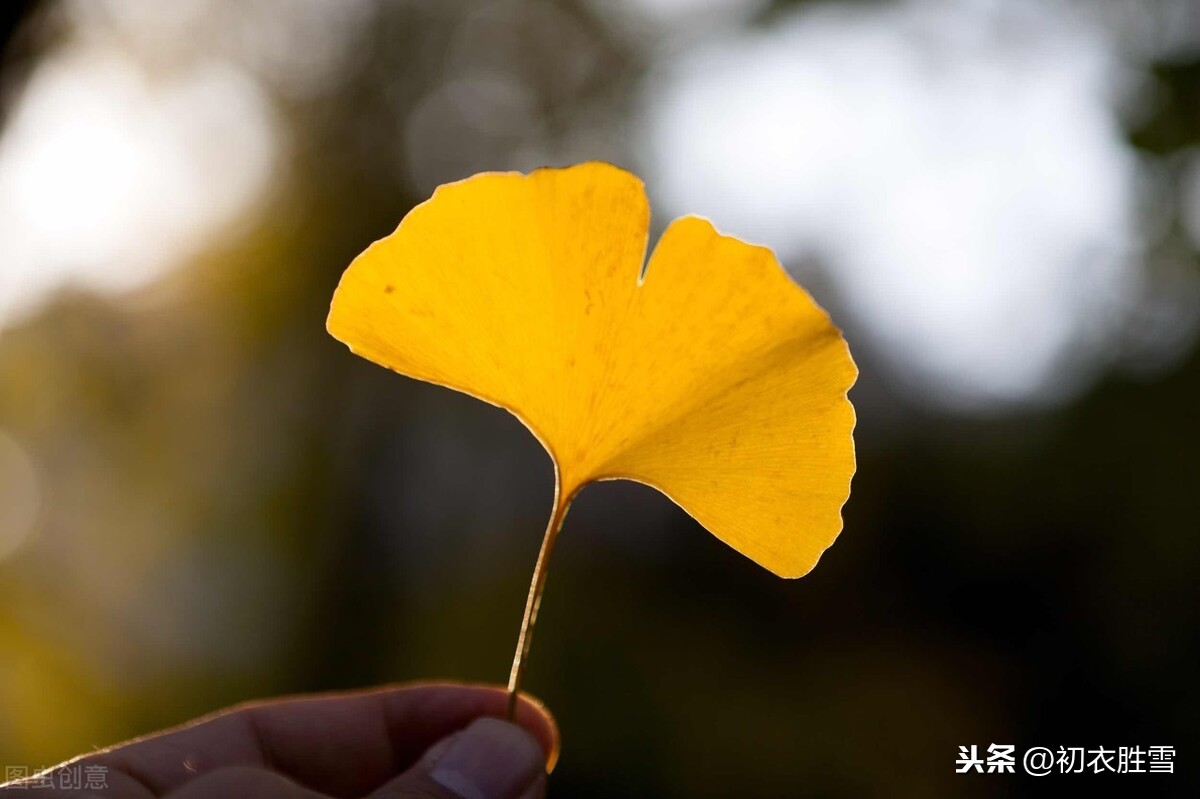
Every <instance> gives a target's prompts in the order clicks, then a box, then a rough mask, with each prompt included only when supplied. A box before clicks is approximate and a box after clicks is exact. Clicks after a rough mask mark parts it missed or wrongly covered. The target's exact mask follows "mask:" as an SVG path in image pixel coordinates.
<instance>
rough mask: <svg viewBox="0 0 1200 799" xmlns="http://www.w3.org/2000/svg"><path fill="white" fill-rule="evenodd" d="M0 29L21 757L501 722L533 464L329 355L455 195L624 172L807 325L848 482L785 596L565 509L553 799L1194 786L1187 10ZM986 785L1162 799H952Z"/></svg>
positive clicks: (6, 661) (51, 17)
mask: <svg viewBox="0 0 1200 799" xmlns="http://www.w3.org/2000/svg"><path fill="white" fill-rule="evenodd" d="M0 15H2V17H0V36H2V41H3V56H2V58H3V61H2V65H0V96H2V102H0V762H3V763H5V764H27V765H28V766H30V767H31V768H36V767H40V766H43V765H48V764H51V763H53V762H55V761H58V760H60V759H63V758H65V757H68V756H70V755H73V754H76V753H78V752H81V751H85V750H88V749H90V748H91V747H94V746H101V745H107V744H111V743H114V742H116V741H119V740H121V739H124V738H128V737H130V736H134V735H138V734H141V733H145V732H147V731H150V730H154V729H156V728H160V727H162V726H165V725H170V724H175V723H178V722H181V721H183V720H185V719H188V718H190V717H192V716H195V715H197V714H201V713H205V712H207V711H210V710H213V709H215V708H218V707H221V706H224V705H228V704H231V703H235V702H239V701H242V700H245V699H250V698H254V697H264V696H270V695H275V694H280V693H287V692H297V691H312V690H326V689H336V688H347V687H356V686H364V685H370V684H375V683H380V682H385V681H394V680H407V679H416V678H428V677H446V678H456V679H463V680H484V681H492V682H499V681H503V679H504V678H505V677H506V676H507V670H508V665H509V661H510V658H511V656H512V650H513V646H514V644H515V639H516V634H517V629H518V625H519V621H520V614H521V609H522V603H523V601H524V595H525V590H526V587H527V584H528V579H529V575H530V572H531V570H532V566H533V561H534V557H535V554H536V551H537V548H538V544H539V541H540V537H541V533H542V529H543V525H544V523H545V516H546V515H547V512H548V509H549V507H550V500H551V491H552V473H551V468H550V464H549V461H548V459H547V458H546V456H545V455H544V454H543V453H542V451H541V450H540V448H539V446H538V445H537V443H536V442H535V441H534V439H533V438H532V437H531V436H529V435H528V434H527V432H526V431H525V430H524V429H523V428H522V427H521V425H520V424H519V423H517V422H516V421H515V420H514V419H513V418H511V417H509V416H508V415H506V414H505V413H503V412H501V411H499V410H497V409H495V408H492V407H489V406H486V405H484V404H482V403H479V402H476V401H474V400H471V399H469V398H466V397H463V396H459V395H456V394H453V393H451V392H448V391H445V390H442V389H439V388H435V387H431V386H428V385H424V384H419V383H416V382H414V381H411V380H407V379H404V378H400V377H397V376H395V375H393V374H390V373H388V372H386V371H385V370H383V369H380V368H378V367H375V366H373V365H371V364H369V363H367V362H366V361H363V360H359V359H357V358H355V357H353V356H351V355H350V354H348V353H347V352H346V350H345V348H344V347H342V346H341V345H340V344H338V343H337V342H335V341H334V340H333V339H332V338H330V337H329V336H328V335H326V333H325V331H324V320H325V313H326V309H327V307H328V302H329V298H330V296H331V293H332V290H333V287H334V285H335V284H336V281H337V279H338V277H339V275H340V274H341V271H342V270H343V269H344V268H345V266H346V265H347V264H348V263H349V262H350V260H351V258H352V257H353V256H354V255H356V254H357V253H358V252H359V251H360V250H362V249H363V248H364V247H365V246H366V245H367V244H368V243H369V242H370V241H372V240H374V239H376V238H379V237H381V236H383V235H385V234H386V233H388V232H390V231H391V230H392V229H393V228H394V226H395V225H396V223H397V222H398V221H399V219H400V218H401V217H402V216H403V214H404V213H405V212H406V211H407V210H408V209H409V208H410V207H411V206H412V205H413V204H414V203H415V202H419V201H420V200H422V199H424V198H425V197H426V196H428V195H429V193H430V192H431V191H432V190H433V188H434V187H435V186H436V185H438V184H439V183H442V182H445V181H450V180H455V179H458V178H462V177H464V176H466V175H469V174H471V173H474V172H476V171H480V170H492V169H520V170H528V169H530V168H533V167H536V166H539V165H543V164H553V165H562V164H568V163H572V162H575V161H580V160H586V159H604V160H609V161H612V162H615V163H617V164H620V165H622V166H625V167H627V168H630V169H632V170H634V171H636V172H638V173H639V174H640V175H642V176H643V177H644V178H645V179H646V181H647V183H648V188H649V191H650V195H651V201H652V205H653V208H654V213H655V231H656V232H657V231H658V230H661V228H662V226H663V225H664V224H665V222H667V221H668V220H669V219H671V218H673V217H674V216H677V215H680V214H683V213H690V212H695V213H701V214H704V215H707V216H709V217H711V218H712V219H713V220H714V221H715V222H716V224H717V225H718V226H719V227H720V228H721V229H722V230H724V231H727V232H730V233H734V234H737V235H740V236H742V237H744V238H747V239H750V240H753V241H756V242H761V243H765V244H768V245H770V246H772V247H774V248H775V249H776V251H777V252H778V254H779V255H780V257H781V259H782V260H783V261H784V263H785V264H786V265H787V266H788V268H789V270H790V271H791V272H792V274H793V275H794V276H795V277H796V278H797V279H798V280H799V281H801V282H802V283H803V284H804V285H805V286H807V287H808V288H810V289H811V291H812V293H813V294H814V295H815V296H816V297H817V298H818V300H819V301H820V302H822V304H824V305H825V306H826V307H827V308H829V309H830V310H831V311H832V313H833V315H834V318H835V320H836V321H838V323H839V324H841V325H842V326H843V327H844V329H845V331H846V335H847V338H848V339H849V341H850V343H851V346H852V348H853V351H854V353H855V356H856V359H857V360H858V363H859V365H860V367H861V369H862V377H861V379H860V382H859V384H858V386H857V387H856V388H855V389H854V391H853V392H852V395H851V396H852V399H853V401H854V403H855V405H856V407H857V409H858V412H859V420H860V421H859V427H858V433H857V441H858V451H859V459H860V460H859V472H858V476H857V477H856V478H855V481H854V490H853V495H852V496H851V499H850V502H849V504H848V505H847V507H846V510H845V519H846V527H845V532H844V534H843V536H842V537H841V539H840V540H839V541H838V543H837V544H836V545H835V546H834V547H833V548H832V549H831V550H830V551H829V552H828V553H827V554H826V555H825V557H824V558H823V559H822V561H821V564H820V566H819V568H817V569H816V570H815V571H814V572H813V573H812V574H810V575H809V576H808V577H806V578H804V579H803V580H800V581H781V580H778V579H776V578H774V577H772V576H771V575H770V574H769V573H767V572H766V571H764V570H762V569H760V568H759V567H757V566H755V565H754V564H753V563H751V562H750V561H749V560H747V559H745V558H743V557H741V556H739V555H737V554H736V553H734V552H732V551H731V550H729V549H728V548H726V547H725V546H724V545H722V544H721V543H719V542H718V541H717V540H716V539H714V538H713V537H711V536H709V535H708V534H707V533H705V532H704V531H703V530H702V529H700V528H699V527H698V526H697V525H696V524H695V523H694V522H692V521H691V520H690V519H688V518H687V517H686V516H685V515H684V514H683V513H682V512H681V511H679V510H678V509H676V508H675V507H674V506H673V505H672V504H671V503H670V502H669V501H667V500H666V499H664V498H663V497H661V496H659V495H657V494H656V493H654V492H653V491H651V490H650V489H646V488H643V487H639V486H633V485H623V484H614V483H606V484H601V485H597V486H594V487H591V488H589V489H588V490H587V491H586V492H584V494H583V495H582V497H581V498H580V500H579V501H578V502H577V503H576V505H575V507H574V508H573V510H572V513H571V517H570V519H569V521H568V524H567V529H566V532H565V534H564V537H563V538H562V540H561V542H560V546H559V548H558V550H557V551H556V553H555V562H554V565H553V568H552V570H551V575H550V579H549V585H548V589H547V594H546V601H545V604H544V606H543V613H542V617H541V621H540V623H539V629H538V634H537V640H536V645H535V646H534V648H533V656H532V661H531V667H530V672H529V674H528V684H527V687H528V688H529V690H530V691H532V692H533V693H535V694H537V695H539V696H541V697H542V698H544V699H545V701H546V702H547V703H548V704H549V705H550V707H551V708H552V709H553V710H554V711H555V712H556V714H557V715H558V719H559V722H560V724H561V726H562V728H563V735H564V752H563V758H562V761H561V765H560V767H559V770H558V772H557V773H556V774H555V776H554V779H553V784H552V795H555V796H562V797H568V796H570V797H657V796H672V797H675V796H678V797H730V796H738V797H759V796H788V797H790V796H797V797H798V796H815V797H859V796H889V797H910V796H911V797H942V796H953V797H959V796H964V797H965V796H972V797H974V796H979V797H990V796H1012V795H1021V796H1037V795H1054V796H1061V795H1063V792H1064V791H1070V790H1072V789H1076V790H1081V791H1082V790H1087V791H1089V792H1091V793H1092V794H1102V793H1104V792H1105V791H1109V790H1114V791H1118V792H1119V793H1120V794H1121V795H1129V794H1130V793H1133V794H1136V795H1144V796H1185V795H1186V796H1195V795H1197V793H1196V791H1197V777H1196V774H1197V760H1196V756H1197V752H1196V744H1197V743H1200V737H1198V736H1197V734H1196V721H1195V720H1196V719H1197V718H1198V717H1200V697H1198V693H1197V684H1196V676H1197V665H1198V664H1200V613H1198V608H1200V601H1198V596H1197V593H1198V592H1197V578H1198V577H1200V535H1198V533H1200V524H1198V522H1197V520H1198V519H1200V457H1198V456H1197V445H1200V349H1198V348H1197V335H1198V333H1200V4H1197V3H1195V2H1194V1H1193V0H1078V1H1077V2H1071V1H1069V0H1062V1H1059V0H1042V1H1039V2H1027V1H1026V0H938V1H937V2H934V1H933V0H928V1H926V0H901V1H900V2H868V1H866V0H860V1H859V2H835V1H834V0H820V1H819V2H781V1H778V0H777V1H776V2H769V1H768V0H761V1H759V2H754V1H753V0H557V1H556V0H493V1H491V2H467V0H427V1H426V2H417V1H416V0H409V1H408V2H405V1H403V0H398V1H397V2H372V1H371V0H356V1H355V2H329V1H326V0H244V1H243V2H234V0H176V1H175V2H170V3H157V2H150V0H141V1H140V2H139V1H137V0H78V1H77V2H9V3H7V4H5V5H4V7H3V11H2V12H0ZM990 743H1011V744H1014V745H1017V746H1018V751H1021V750H1023V749H1024V748H1026V747H1030V746H1048V747H1051V748H1057V747H1058V746H1087V747H1096V746H1100V745H1104V746H1107V747H1110V748H1111V747H1116V746H1123V745H1140V746H1143V747H1145V746H1150V745H1160V744H1162V745H1171V746H1175V747H1176V748H1177V749H1178V753H1179V754H1178V756H1177V758H1176V760H1177V765H1176V772H1177V773H1176V774H1174V775H1172V776H1163V775H1153V776H1151V775H1126V776H1122V777H1108V778H1103V777H1101V778H1093V777H1085V776H1078V775H1075V776H1069V777H1050V778H1048V779H1044V780H1040V781H1037V780H1033V779H1031V778H1026V777H1021V776H1016V777H1011V776H997V775H969V776H956V775H955V774H954V765H955V759H956V757H957V755H958V747H959V746H961V745H969V744H978V745H979V746H980V747H981V749H983V748H986V746H987V745H988V744H990Z"/></svg>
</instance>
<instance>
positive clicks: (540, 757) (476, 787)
mask: <svg viewBox="0 0 1200 799" xmlns="http://www.w3.org/2000/svg"><path fill="white" fill-rule="evenodd" d="M545 792H546V754H545V752H543V751H542V747H541V745H540V744H538V742H537V740H536V739H535V738H534V737H533V736H532V735H530V734H529V733H528V732H526V731H525V730H524V729H522V728H521V727H518V726H517V725H516V724H511V723H509V722H507V721H503V720H501V719H497V718H490V717H484V718H479V719H476V720H475V721H473V722H471V724H470V726H468V727H467V728H466V729H464V730H462V731H460V732H457V733H455V734H454V735H451V736H450V737H448V738H446V739H444V740H442V741H439V742H438V743H436V744H434V745H433V746H432V747H431V748H430V749H429V751H428V752H426V753H425V755H424V756H423V757H422V758H421V759H420V761H418V762H417V764H416V765H415V766H413V767H412V768H410V769H409V770H408V771H406V772H404V773H403V774H401V775H400V776H399V777H396V778H395V779H393V780H391V781H390V782H388V783H386V784H384V785H383V786H382V787H380V788H379V789H378V790H376V791H375V792H374V793H372V794H371V796H370V799H540V797H542V796H544V795H545Z"/></svg>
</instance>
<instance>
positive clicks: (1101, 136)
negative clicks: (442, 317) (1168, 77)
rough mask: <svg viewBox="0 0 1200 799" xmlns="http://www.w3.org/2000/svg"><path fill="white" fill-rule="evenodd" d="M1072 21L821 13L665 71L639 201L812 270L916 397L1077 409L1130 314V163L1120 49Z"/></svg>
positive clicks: (1012, 15) (835, 8) (1031, 8)
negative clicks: (1071, 400) (1119, 93)
mask: <svg viewBox="0 0 1200 799" xmlns="http://www.w3.org/2000/svg"><path fill="white" fill-rule="evenodd" d="M645 1H646V2H649V0H645ZM1065 9H1066V6H1064V5H1063V4H1060V3H1054V2H1042V3H1025V2H1021V1H1020V0H1006V2H1005V3H995V2H967V1H965V0H964V1H963V2H907V3H902V4H898V5H896V6H882V7H879V6H866V7H857V8H856V7H854V6H840V5H819V6H815V7H805V8H802V9H800V10H799V11H797V12H795V13H793V14H792V15H791V16H790V17H788V18H786V19H785V20H783V21H781V22H780V23H779V24H777V25H774V26H773V27H771V28H769V29H765V30H751V31H747V32H745V33H743V34H741V35H738V36H736V37H734V38H721V39H714V40H713V41H712V42H711V43H709V44H704V45H700V46H698V47H695V48H693V49H691V50H690V51H688V52H686V53H685V54H684V55H683V56H681V57H671V58H670V59H669V60H667V61H666V62H665V63H662V64H660V65H659V70H658V76H657V78H656V79H655V80H654V81H652V83H651V84H650V86H649V89H648V91H647V93H646V95H645V130H646V136H647V141H648V144H649V152H650V160H649V163H650V165H651V166H650V168H651V174H649V175H648V176H647V178H648V184H649V186H650V187H651V191H652V192H655V193H656V195H657V198H658V199H659V200H660V207H661V205H663V204H665V206H666V208H665V209H663V210H664V211H666V214H664V216H675V215H679V214H682V213H700V214H703V215H705V216H708V217H710V218H711V219H712V220H713V221H714V222H715V223H716V224H717V226H718V227H719V228H721V229H722V230H724V231H726V232H728V233H732V234H735V235H739V236H742V237H744V238H747V239H750V240H752V241H756V242H761V243H765V244H768V245H770V246H773V247H774V248H775V249H776V250H777V252H778V253H779V254H780V255H781V257H782V258H783V259H784V260H785V261H787V262H789V263H790V264H792V265H793V266H794V265H796V264H797V263H800V262H802V261H805V260H807V259H811V258H815V259H816V260H817V261H818V262H819V263H821V264H822V265H823V267H824V268H825V269H826V270H827V274H828V277H829V279H830V280H831V282H832V286H833V289H834V292H835V295H836V297H837V300H838V301H839V303H840V304H841V306H842V309H843V310H844V311H845V312H847V313H848V314H849V315H850V321H851V322H852V323H854V327H855V328H856V329H858V330H860V331H865V334H866V336H867V337H869V340H868V341H866V342H864V343H866V344H869V345H870V347H871V349H872V350H873V351H875V352H876V353H879V354H881V355H882V356H883V358H882V360H883V363H884V365H885V366H886V367H888V368H889V370H890V371H891V374H892V377H893V378H894V379H895V380H896V381H897V382H899V383H900V384H901V385H903V386H905V387H907V389H908V390H909V391H910V392H913V393H915V394H917V395H919V396H921V397H923V398H925V399H927V400H931V401H933V402H934V403H935V404H942V405H945V406H951V407H957V408H960V409H980V408H982V409H987V408H994V407H998V406H1003V405H1006V404H1010V403H1014V402H1015V403H1023V402H1029V401H1033V402H1037V401H1052V400H1054V399H1058V398H1062V397H1064V396H1066V395H1069V394H1070V393H1071V392H1072V391H1073V390H1075V389H1076V388H1077V387H1078V386H1079V385H1080V384H1082V383H1083V382H1085V381H1086V378H1087V377H1088V376H1089V373H1091V372H1092V371H1093V370H1094V369H1096V368H1099V367H1100V366H1102V365H1103V364H1102V361H1103V359H1104V358H1105V357H1106V356H1105V353H1106V345H1108V344H1110V343H1111V341H1110V339H1111V338H1112V337H1113V336H1115V335H1116V334H1117V333H1118V331H1119V330H1120V329H1121V327H1122V325H1123V323H1124V321H1125V319H1124V315H1125V314H1126V313H1128V312H1130V311H1131V310H1132V308H1131V305H1132V304H1133V302H1134V301H1135V300H1136V298H1137V289H1138V281H1139V276H1138V268H1137V264H1136V260H1135V258H1136V253H1135V252H1134V246H1135V239H1134V236H1135V231H1134V229H1133V226H1134V216H1133V214H1134V200H1135V196H1134V195H1135V186H1136V183H1135V181H1136V179H1137V168H1138V164H1137V163H1136V161H1135V159H1134V156H1133V154H1132V152H1131V151H1130V150H1129V149H1128V148H1127V147H1126V145H1125V144H1124V142H1123V139H1122V134H1121V131H1120V129H1119V126H1118V123H1117V119H1116V115H1115V110H1114V81H1113V78H1114V75H1115V69H1116V66H1117V65H1116V64H1115V63H1114V61H1113V58H1114V57H1113V55H1112V47H1111V46H1110V43H1108V42H1106V41H1105V40H1104V38H1102V35H1101V33H1100V32H1099V31H1097V30H1095V29H1093V28H1091V27H1089V26H1088V25H1087V24H1086V22H1085V20H1083V19H1082V18H1080V17H1079V15H1074V17H1073V18H1072V17H1071V16H1070V15H1069V14H1068V13H1067V11H1066V10H1065ZM801 277H803V276H801Z"/></svg>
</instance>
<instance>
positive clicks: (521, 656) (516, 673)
mask: <svg viewBox="0 0 1200 799" xmlns="http://www.w3.org/2000/svg"><path fill="white" fill-rule="evenodd" d="M573 498H574V491H572V492H571V493H569V494H568V493H565V492H563V491H562V488H561V486H560V484H559V481H558V480H557V479H556V480H555V486H554V510H552V511H551V512H550V521H549V522H548V523H547V524H546V533H545V535H544V536H542V547H541V549H540V550H538V557H537V565H535V566H534V567H533V579H532V580H530V582H529V596H528V597H527V598H526V599H525V617H524V618H523V619H521V635H520V637H518V638H517V651H516V652H515V653H514V654H513V662H512V671H510V672H509V674H508V718H509V719H512V718H513V717H514V716H515V715H516V712H517V694H518V693H519V692H520V690H521V680H522V678H523V677H524V676H525V666H526V662H527V661H528V659H529V647H530V645H531V644H532V643H533V625H534V624H535V623H536V622H537V615H538V607H539V606H540V605H541V604H542V591H543V590H545V588H546V573H547V571H548V568H549V565H550V553H551V552H552V551H553V550H554V542H555V541H556V540H557V539H558V533H559V531H560V530H562V525H563V519H565V518H566V516H567V508H569V507H571V500H572V499H573Z"/></svg>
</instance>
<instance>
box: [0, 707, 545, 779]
mask: <svg viewBox="0 0 1200 799" xmlns="http://www.w3.org/2000/svg"><path fill="white" fill-rule="evenodd" d="M506 701H507V696H506V694H505V692H504V689H502V688H493V687H486V686H467V685H452V684H413V685H402V686H397V687H392V688H384V689H377V690H371V691H362V692H355V693H341V694H327V695H319V696H311V697H300V698H295V699H280V700H271V701H266V702H255V703H251V704H246V705H240V706H238V707H235V708H232V709H230V710H226V711H222V712H220V713H217V714H215V715H212V716H206V717H204V718H201V719H197V720H195V721H193V722H190V723H188V724H185V725H183V726H182V727H178V728H175V729H172V730H167V731H164V732H161V733H155V734H153V735H149V736H146V737H144V738H139V739H137V740H135V741H131V742H129V743H126V744H123V745H120V746H116V747H113V748H111V749H107V750H104V751H101V752H97V753H95V754H90V755H85V756H83V757H80V758H78V759H76V760H73V761H71V767H72V768H74V767H75V766H79V767H80V768H81V769H82V768H84V767H86V766H102V767H104V768H105V769H106V771H105V772H104V774H105V782H106V783H107V787H106V788H104V789H101V790H92V791H87V790H79V791H72V790H57V789H54V790H46V791H39V795H40V796H41V797H43V799H58V798H59V797H62V798H65V797H73V798H74V799H80V798H81V797H113V798H115V799H157V798H159V797H169V798H170V799H230V797H251V799H330V797H347V798H349V797H366V798H367V799H536V798H537V797H541V796H543V795H544V794H545V790H546V773H547V770H548V769H549V768H550V767H552V766H553V765H554V760H555V758H557V755H558V730H557V727H556V726H555V724H554V719H553V717H551V716H550V714H549V713H548V712H547V711H546V710H545V709H544V708H543V707H542V706H541V705H539V704H537V703H536V702H534V701H533V700H530V699H528V698H526V697H521V701H520V703H518V705H517V713H516V723H515V724H513V723H509V722H507V721H504V720H502V717H503V715H504V711H505V706H506ZM31 782H32V779H31V780H22V781H18V782H16V783H12V784H10V785H8V786H6V787H3V788H0V799H7V797H8V796H9V795H10V792H11V795H12V796H14V797H15V796H17V795H18V794H17V793H16V792H17V791H20V792H21V793H20V795H22V796H25V795H28V794H27V790H28V789H29V787H30V784H31Z"/></svg>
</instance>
